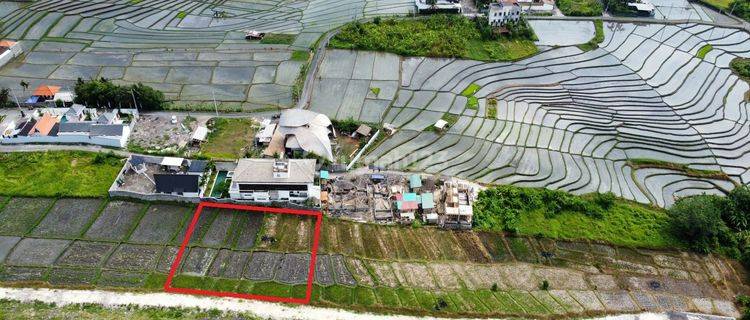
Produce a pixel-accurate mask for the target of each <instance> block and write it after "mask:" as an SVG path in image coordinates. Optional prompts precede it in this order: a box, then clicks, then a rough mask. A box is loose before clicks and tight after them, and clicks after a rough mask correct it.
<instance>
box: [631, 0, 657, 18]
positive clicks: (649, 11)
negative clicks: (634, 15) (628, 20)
mask: <svg viewBox="0 0 750 320" xmlns="http://www.w3.org/2000/svg"><path fill="white" fill-rule="evenodd" d="M628 7H630V8H631V9H635V11H638V14H639V15H642V16H653V15H654V13H655V12H656V7H655V6H654V5H653V4H652V3H651V2H650V1H648V0H636V1H633V2H628Z"/></svg>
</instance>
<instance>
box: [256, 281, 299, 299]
mask: <svg viewBox="0 0 750 320" xmlns="http://www.w3.org/2000/svg"><path fill="white" fill-rule="evenodd" d="M252 293H253V294H260V295H266V296H274V297H291V295H292V286H290V285H286V284H280V283H276V282H256V283H255V284H254V285H253V289H252Z"/></svg>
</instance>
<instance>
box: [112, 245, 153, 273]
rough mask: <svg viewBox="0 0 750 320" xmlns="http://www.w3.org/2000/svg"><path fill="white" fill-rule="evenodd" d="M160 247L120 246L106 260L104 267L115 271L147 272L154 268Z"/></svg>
mask: <svg viewBox="0 0 750 320" xmlns="http://www.w3.org/2000/svg"><path fill="white" fill-rule="evenodd" d="M163 248H164V247H162V246H155V245H134V244H121V245H120V246H118V247H117V249H115V251H114V252H113V253H112V255H111V256H110V257H109V260H107V263H106V265H105V266H106V267H107V268H109V269H117V270H130V271H148V270H152V269H154V268H155V267H156V263H157V261H158V259H159V256H160V255H161V252H162V249H163Z"/></svg>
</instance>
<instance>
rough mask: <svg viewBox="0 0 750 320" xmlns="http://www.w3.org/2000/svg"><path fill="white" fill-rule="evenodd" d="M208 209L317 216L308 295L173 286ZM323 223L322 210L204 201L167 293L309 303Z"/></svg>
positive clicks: (179, 254) (166, 285) (174, 265)
mask: <svg viewBox="0 0 750 320" xmlns="http://www.w3.org/2000/svg"><path fill="white" fill-rule="evenodd" d="M205 207H209V208H221V209H233V210H243V211H253V212H262V213H273V214H292V215H301V216H314V217H316V220H315V233H314V235H313V245H312V254H311V255H310V269H309V271H308V273H307V274H308V276H307V291H306V293H305V298H304V299H302V298H291V297H290V298H287V297H277V296H265V295H257V294H244V293H237V292H228V291H213V290H202V289H192V288H175V287H172V279H173V278H174V275H175V273H176V272H177V268H178V267H179V266H180V262H181V260H182V255H183V253H185V248H186V247H187V245H188V243H190V237H192V236H193V231H195V225H196V224H197V223H198V218H199V217H200V215H201V212H202V211H203V208H205ZM322 221H323V215H322V214H321V213H320V211H314V210H300V209H286V208H272V207H260V206H248V205H239V204H229V203H215V202H205V201H204V202H201V203H200V204H198V208H196V209H195V214H193V220H192V221H191V222H190V226H189V227H188V229H187V233H186V234H185V239H183V240H182V245H181V246H180V250H179V251H177V257H175V260H174V262H173V263H172V268H171V269H169V275H168V276H167V281H166V282H165V283H164V291H166V292H171V293H182V294H193V295H204V296H214V297H232V298H241V299H254V300H262V301H270V302H288V303H299V304H308V303H309V302H310V297H311V295H312V285H313V279H315V259H316V257H317V255H318V241H319V240H320V224H321V223H322Z"/></svg>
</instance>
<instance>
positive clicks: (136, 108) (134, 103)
mask: <svg viewBox="0 0 750 320" xmlns="http://www.w3.org/2000/svg"><path fill="white" fill-rule="evenodd" d="M130 96H131V97H133V106H135V110H138V103H137V102H136V101H135V92H133V89H130Z"/></svg>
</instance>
